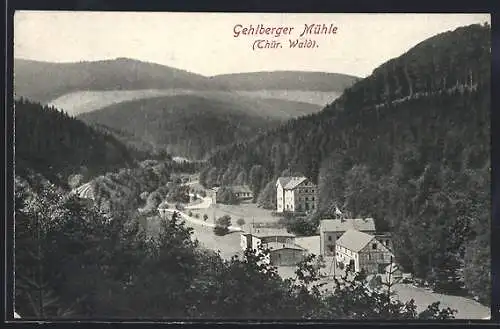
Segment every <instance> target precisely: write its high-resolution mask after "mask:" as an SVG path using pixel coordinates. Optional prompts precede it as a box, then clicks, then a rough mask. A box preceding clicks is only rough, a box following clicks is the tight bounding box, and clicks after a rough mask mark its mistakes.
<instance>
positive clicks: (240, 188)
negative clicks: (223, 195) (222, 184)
mask: <svg viewBox="0 0 500 329" xmlns="http://www.w3.org/2000/svg"><path fill="white" fill-rule="evenodd" d="M229 188H230V189H231V190H232V191H233V192H234V193H252V190H250V188H249V187H248V186H245V185H233V186H229Z"/></svg>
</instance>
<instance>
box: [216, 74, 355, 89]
mask: <svg viewBox="0 0 500 329" xmlns="http://www.w3.org/2000/svg"><path fill="white" fill-rule="evenodd" d="M211 80H212V81H213V82H215V83H219V84H223V85H226V86H231V89H233V90H262V89H268V90H275V89H278V90H279V89H281V90H314V91H338V92H342V91H343V90H345V89H346V88H348V87H350V86H352V85H353V84H354V83H355V82H356V81H357V80H359V78H357V77H354V76H352V75H347V74H340V73H327V72H302V71H270V72H246V73H233V74H221V75H216V76H214V77H212V78H211Z"/></svg>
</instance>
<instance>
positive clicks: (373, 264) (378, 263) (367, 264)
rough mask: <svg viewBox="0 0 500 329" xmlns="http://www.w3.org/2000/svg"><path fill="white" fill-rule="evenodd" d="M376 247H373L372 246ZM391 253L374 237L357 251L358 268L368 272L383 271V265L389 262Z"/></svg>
mask: <svg viewBox="0 0 500 329" xmlns="http://www.w3.org/2000/svg"><path fill="white" fill-rule="evenodd" d="M374 245H375V246H376V249H373V246H374ZM391 257H393V254H392V253H391V252H390V251H389V250H388V249H387V248H385V246H384V245H383V244H382V243H381V242H380V241H378V240H377V239H376V238H375V239H373V240H372V241H371V242H370V243H369V244H368V245H366V247H365V248H363V249H362V250H361V251H360V252H359V260H360V268H364V269H365V271H366V272H367V273H369V274H375V273H385V267H386V266H387V265H389V264H390V263H391Z"/></svg>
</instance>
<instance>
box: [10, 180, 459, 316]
mask: <svg viewBox="0 0 500 329" xmlns="http://www.w3.org/2000/svg"><path fill="white" fill-rule="evenodd" d="M34 183H36V185H38V187H37V188H36V189H34V188H33V184H34ZM127 210H129V209H126V208H125V209H122V210H121V211H119V210H118V209H115V211H113V212H112V213H111V214H110V215H111V216H105V215H103V214H102V213H101V212H100V211H98V209H96V208H95V207H93V206H92V205H89V204H88V203H86V202H82V200H81V199H79V198H76V197H75V196H73V195H68V194H65V193H61V191H60V190H59V189H58V188H57V187H56V186H54V185H53V184H50V183H49V182H47V181H44V180H43V179H42V180H40V178H39V177H37V176H35V177H31V183H28V182H27V181H25V180H23V179H21V178H20V177H16V179H15V228H16V229H15V235H16V236H15V239H16V248H15V259H16V271H15V279H16V280H15V310H16V311H17V312H18V313H20V314H21V315H22V318H23V319H24V320H47V319H48V320H53V319H63V320H85V319H97V318H98V319H103V318H107V319H113V318H115V319H116V318H119V319H121V320H123V319H137V318H142V319H148V320H151V319H158V320H165V319H181V318H183V319H186V318H188V319H242V320H244V319H261V320H262V319H291V320H299V319H330V320H331V319H382V320H387V319H400V320H408V319H422V320H431V319H434V320H437V319H449V318H453V314H454V312H453V311H452V310H450V309H440V308H439V305H438V304H433V305H429V307H428V308H427V310H424V311H423V312H420V313H418V312H417V308H416V305H415V303H414V302H413V301H409V302H405V303H403V302H401V301H399V300H397V299H396V298H394V297H392V298H391V296H390V295H389V294H388V292H387V291H386V290H385V289H383V288H382V287H379V288H378V289H377V288H375V287H374V286H373V285H371V286H370V287H371V288H370V287H369V286H368V282H367V280H366V279H365V278H364V277H363V276H362V275H358V276H356V278H355V280H353V279H352V278H350V279H347V278H339V279H338V281H339V282H338V283H339V286H338V288H337V289H336V290H335V294H333V293H331V292H324V293H320V288H321V283H319V282H318V279H319V278H318V269H317V267H316V266H315V265H314V257H308V258H307V259H306V260H304V262H303V263H301V264H300V265H299V269H298V270H297V280H290V279H288V280H283V279H281V278H280V276H279V275H278V272H277V270H276V268H274V267H271V266H268V265H265V264H262V262H261V260H262V258H261V257H262V256H260V257H259V256H257V255H256V254H255V253H253V252H251V251H249V252H247V253H246V255H245V257H244V258H243V259H238V258H233V259H231V260H227V261H226V260H223V259H222V258H221V257H220V255H218V254H216V253H214V252H212V251H209V250H205V249H202V248H201V247H200V245H199V243H198V242H197V241H196V240H194V239H192V232H193V230H192V229H189V228H188V227H186V225H185V223H184V222H183V221H182V220H180V218H179V216H177V214H175V215H174V216H172V218H170V219H168V220H164V221H162V222H161V229H160V230H159V232H158V234H157V236H156V237H148V236H147V235H146V233H145V230H144V229H143V226H142V225H140V224H139V223H140V222H141V221H140V220H137V221H136V220H131V217H130V215H131V214H130V212H129V211H127ZM277 301H279V302H277ZM373 305H377V307H373Z"/></svg>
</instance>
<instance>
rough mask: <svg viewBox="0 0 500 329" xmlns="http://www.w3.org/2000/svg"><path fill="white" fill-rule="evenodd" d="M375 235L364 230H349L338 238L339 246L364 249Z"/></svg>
mask: <svg viewBox="0 0 500 329" xmlns="http://www.w3.org/2000/svg"><path fill="white" fill-rule="evenodd" d="M374 238H375V237H374V236H373V235H370V234H366V233H364V232H360V231H356V230H348V231H346V232H345V233H344V234H342V236H341V237H340V238H339V239H338V240H337V242H336V244H337V245H338V246H341V247H344V248H346V249H349V250H351V251H354V252H358V251H360V250H361V249H363V248H364V247H365V246H366V245H367V244H368V243H369V242H370V241H372V240H373V239H374Z"/></svg>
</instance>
